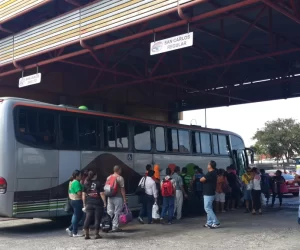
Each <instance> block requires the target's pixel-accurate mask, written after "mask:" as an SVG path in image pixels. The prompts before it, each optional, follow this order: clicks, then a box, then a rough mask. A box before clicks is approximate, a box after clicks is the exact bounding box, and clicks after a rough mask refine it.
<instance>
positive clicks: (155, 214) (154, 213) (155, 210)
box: [152, 202, 160, 220]
mask: <svg viewBox="0 0 300 250" xmlns="http://www.w3.org/2000/svg"><path fill="white" fill-rule="evenodd" d="M152 219H153V220H159V219H160V214H159V207H158V205H157V203H156V202H155V203H154V204H153V206H152Z"/></svg>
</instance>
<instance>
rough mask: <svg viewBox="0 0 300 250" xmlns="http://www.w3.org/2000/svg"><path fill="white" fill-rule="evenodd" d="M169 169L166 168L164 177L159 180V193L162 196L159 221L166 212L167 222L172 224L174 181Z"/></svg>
mask: <svg viewBox="0 0 300 250" xmlns="http://www.w3.org/2000/svg"><path fill="white" fill-rule="evenodd" d="M171 173H172V172H171V169H170V168H167V169H166V177H165V178H164V179H163V180H162V181H161V185H160V188H161V195H162V197H163V208H162V212H161V216H160V220H161V222H163V220H164V218H165V215H166V213H168V224H169V225H171V224H172V219H173V214H174V204H175V190H176V186H175V185H176V184H175V181H174V180H173V179H172V178H171Z"/></svg>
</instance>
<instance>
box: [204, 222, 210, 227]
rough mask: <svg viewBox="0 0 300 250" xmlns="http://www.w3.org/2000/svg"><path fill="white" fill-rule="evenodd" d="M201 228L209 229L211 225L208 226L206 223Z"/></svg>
mask: <svg viewBox="0 0 300 250" xmlns="http://www.w3.org/2000/svg"><path fill="white" fill-rule="evenodd" d="M203 227H206V228H211V225H208V224H207V223H205V224H204V225H203Z"/></svg>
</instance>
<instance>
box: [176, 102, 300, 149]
mask: <svg viewBox="0 0 300 250" xmlns="http://www.w3.org/2000/svg"><path fill="white" fill-rule="evenodd" d="M299 104H300V98H291V99H285V100H276V101H268V102H258V103H251V104H243V105H235V106H229V107H220V108H211V109H207V110H206V122H207V127H208V128H216V129H222V130H228V131H232V132H235V133H237V134H239V135H240V136H241V137H242V138H243V140H244V142H245V145H246V146H247V147H249V146H251V145H253V144H254V143H255V142H254V141H253V140H252V137H253V135H254V134H255V132H256V131H257V129H260V128H263V127H264V124H265V123H266V122H267V121H271V120H276V119H278V118H293V119H295V120H297V121H298V122H300V112H298V107H299V106H300V105H299ZM191 122H192V124H193V125H198V126H202V127H205V111H204V110H194V111H186V112H184V113H183V120H182V121H181V122H180V123H182V124H187V125H190V124H191Z"/></svg>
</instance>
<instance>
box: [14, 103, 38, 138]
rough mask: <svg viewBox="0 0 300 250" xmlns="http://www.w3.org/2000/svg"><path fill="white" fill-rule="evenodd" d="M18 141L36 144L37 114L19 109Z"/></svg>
mask: <svg viewBox="0 0 300 250" xmlns="http://www.w3.org/2000/svg"><path fill="white" fill-rule="evenodd" d="M18 122H19V123H18V131H17V134H18V135H19V139H20V140H21V141H22V142H24V143H26V142H28V143H31V144H36V143H37V138H38V131H37V112H36V111H33V110H29V109H20V110H19V113H18Z"/></svg>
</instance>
